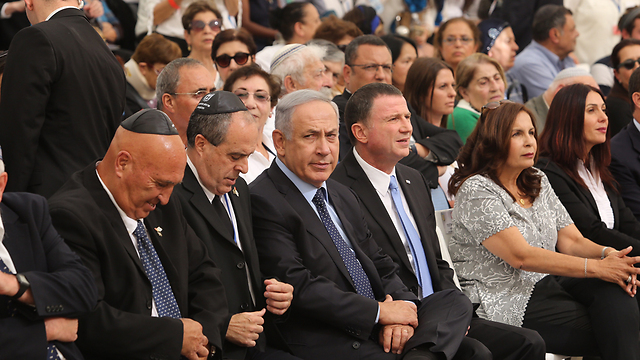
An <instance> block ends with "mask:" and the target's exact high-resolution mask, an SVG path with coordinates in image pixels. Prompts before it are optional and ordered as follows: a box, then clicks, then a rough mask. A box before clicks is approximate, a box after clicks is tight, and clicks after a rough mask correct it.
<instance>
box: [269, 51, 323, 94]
mask: <svg viewBox="0 0 640 360" xmlns="http://www.w3.org/2000/svg"><path fill="white" fill-rule="evenodd" d="M325 54H326V52H325V50H324V49H323V48H322V47H320V46H317V45H308V46H307V45H300V44H289V45H286V46H285V47H283V48H282V49H280V51H279V52H278V53H277V54H276V55H275V56H274V57H273V61H272V62H271V66H270V68H271V75H274V76H275V77H277V78H278V79H279V80H280V83H281V84H282V95H285V94H289V93H292V92H294V91H297V90H302V89H311V90H315V91H320V92H322V93H323V94H325V95H326V96H327V97H329V96H330V95H331V87H332V86H333V76H331V75H329V72H328V71H326V70H325V69H326V68H325V66H324V64H323V63H322V59H323V58H324V56H325Z"/></svg>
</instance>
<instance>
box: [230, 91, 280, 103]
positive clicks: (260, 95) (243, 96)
mask: <svg viewBox="0 0 640 360" xmlns="http://www.w3.org/2000/svg"><path fill="white" fill-rule="evenodd" d="M233 93H234V94H236V95H237V96H238V97H239V98H240V100H242V102H246V101H247V100H249V95H253V99H254V100H255V101H257V102H261V103H266V102H268V101H269V100H271V96H269V93H267V92H266V91H256V92H254V93H250V92H248V91H244V90H237V91H234V92H233Z"/></svg>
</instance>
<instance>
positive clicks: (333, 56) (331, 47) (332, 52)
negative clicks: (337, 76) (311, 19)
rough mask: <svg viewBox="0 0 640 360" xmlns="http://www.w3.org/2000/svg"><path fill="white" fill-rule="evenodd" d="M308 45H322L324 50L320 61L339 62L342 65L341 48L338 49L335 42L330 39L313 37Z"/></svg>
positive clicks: (342, 55) (342, 54)
mask: <svg viewBox="0 0 640 360" xmlns="http://www.w3.org/2000/svg"><path fill="white" fill-rule="evenodd" d="M309 45H317V46H320V47H322V48H323V49H324V50H325V55H324V57H323V58H322V61H329V62H335V63H341V64H342V65H344V53H343V52H342V50H340V49H338V47H337V46H336V44H334V43H332V42H331V41H328V40H324V39H313V40H311V41H309V42H308V43H307V46H309Z"/></svg>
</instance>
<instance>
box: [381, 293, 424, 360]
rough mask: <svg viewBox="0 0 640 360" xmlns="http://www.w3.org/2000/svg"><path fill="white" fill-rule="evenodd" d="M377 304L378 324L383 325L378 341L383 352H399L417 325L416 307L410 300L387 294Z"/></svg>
mask: <svg viewBox="0 0 640 360" xmlns="http://www.w3.org/2000/svg"><path fill="white" fill-rule="evenodd" d="M378 304H379V305H380V316H379V318H378V324H380V325H383V326H382V329H380V333H379V335H378V341H379V342H380V344H381V345H382V348H383V349H384V351H385V352H389V351H391V352H392V353H394V354H401V353H402V351H403V350H404V346H405V344H406V343H407V341H408V340H409V339H410V338H411V337H412V336H413V332H414V329H415V328H416V327H417V326H418V308H417V306H416V304H414V303H411V302H407V301H403V300H393V298H392V297H391V295H388V294H387V296H386V298H385V299H384V302H379V303H378Z"/></svg>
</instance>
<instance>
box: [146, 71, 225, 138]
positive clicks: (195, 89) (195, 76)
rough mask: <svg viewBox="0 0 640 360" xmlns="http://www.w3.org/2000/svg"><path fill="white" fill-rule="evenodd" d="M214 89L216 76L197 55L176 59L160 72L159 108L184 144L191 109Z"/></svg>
mask: <svg viewBox="0 0 640 360" xmlns="http://www.w3.org/2000/svg"><path fill="white" fill-rule="evenodd" d="M215 90H216V86H215V80H214V79H213V76H212V75H211V73H210V72H209V70H207V68H205V67H204V65H202V64H201V63H200V62H199V61H198V60H194V59H189V58H180V59H176V60H174V61H172V62H170V63H169V64H168V65H167V66H165V68H164V70H162V72H161V73H160V75H159V76H158V82H157V84H156V98H157V99H158V110H162V111H163V112H164V113H165V114H167V115H168V116H169V118H170V119H171V122H173V124H174V125H175V127H176V129H177V130H178V134H180V139H182V143H183V144H184V146H185V147H186V146H187V126H188V125H189V118H190V117H191V113H193V110H195V108H196V106H198V103H199V102H200V100H202V98H203V97H204V96H205V95H207V94H208V93H210V92H213V91H215Z"/></svg>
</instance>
